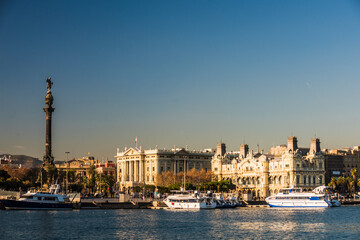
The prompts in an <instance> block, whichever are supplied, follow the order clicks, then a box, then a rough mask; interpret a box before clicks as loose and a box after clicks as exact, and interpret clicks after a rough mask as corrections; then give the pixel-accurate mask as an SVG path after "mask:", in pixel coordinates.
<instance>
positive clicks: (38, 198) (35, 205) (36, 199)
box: [0, 184, 73, 210]
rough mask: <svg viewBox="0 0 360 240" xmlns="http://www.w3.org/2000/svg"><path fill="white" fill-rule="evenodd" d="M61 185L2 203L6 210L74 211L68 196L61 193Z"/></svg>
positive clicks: (28, 193) (5, 200)
mask: <svg viewBox="0 0 360 240" xmlns="http://www.w3.org/2000/svg"><path fill="white" fill-rule="evenodd" d="M59 190H60V185H58V184H55V185H53V186H51V187H50V191H49V192H48V193H47V192H38V191H28V192H27V193H25V194H24V195H22V196H21V198H19V199H18V200H14V199H3V200H0V202H1V203H2V204H3V205H4V207H5V209H8V210H12V209H21V210H25V209H26V210H32V209H34V210H35V209H48V210H49V209H51V210H55V209H72V208H73V204H72V203H71V202H70V200H69V198H68V197H67V196H66V195H62V194H60V193H59Z"/></svg>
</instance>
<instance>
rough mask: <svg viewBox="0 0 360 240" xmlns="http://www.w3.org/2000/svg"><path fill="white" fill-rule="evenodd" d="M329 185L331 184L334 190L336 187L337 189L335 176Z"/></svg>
mask: <svg viewBox="0 0 360 240" xmlns="http://www.w3.org/2000/svg"><path fill="white" fill-rule="evenodd" d="M328 186H329V187H330V188H332V190H335V189H336V178H335V177H332V178H331V180H330V182H329V184H328Z"/></svg>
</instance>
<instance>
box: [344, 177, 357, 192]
mask: <svg viewBox="0 0 360 240" xmlns="http://www.w3.org/2000/svg"><path fill="white" fill-rule="evenodd" d="M346 183H347V186H348V190H349V192H351V191H352V188H353V185H355V184H354V183H355V181H354V179H353V178H352V177H347V178H346Z"/></svg>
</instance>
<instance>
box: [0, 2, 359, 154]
mask: <svg viewBox="0 0 360 240" xmlns="http://www.w3.org/2000/svg"><path fill="white" fill-rule="evenodd" d="M47 77H51V78H52V80H53V82H54V85H53V88H52V90H53V95H54V98H55V101H54V107H55V108H56V110H55V112H54V114H53V144H54V156H55V158H56V160H63V159H64V158H65V152H66V151H69V152H71V153H70V157H82V156H86V155H87V153H88V152H90V153H91V155H94V156H95V157H97V158H99V159H104V160H105V159H106V158H108V159H109V160H113V156H114V155H115V154H116V148H117V147H119V148H121V149H122V148H124V147H125V146H127V147H130V146H133V145H134V139H135V137H136V136H137V137H138V141H139V145H141V146H142V147H143V148H154V147H155V146H156V145H158V146H159V148H170V147H172V146H173V145H176V146H186V145H189V148H190V149H202V148H208V147H215V145H216V143H217V142H218V141H219V140H221V139H222V140H223V141H224V142H225V143H226V144H227V148H228V149H230V150H237V149H238V148H239V145H240V144H241V143H244V142H246V143H248V144H249V145H250V148H253V149H256V144H260V148H262V149H264V150H265V151H267V150H268V149H269V147H271V146H273V145H279V144H282V143H286V138H287V137H288V136H290V135H295V136H297V137H298V140H299V145H300V146H308V145H309V143H310V138H311V137H314V135H315V134H316V136H317V137H319V138H320V139H321V142H322V145H321V147H322V148H337V147H347V146H353V145H360V127H359V123H360V111H359V109H358V108H359V107H358V106H359V102H360V94H359V89H360V2H359V1H340V0H339V1H328V0H326V1H313V0H311V1H310V0H309V1H305V0H301V1H296V0H294V1H280V0H279V1H201V0H198V1H149V0H146V1H63V0H62V1H34V0H32V1H1V2H0V89H1V93H0V153H11V154H27V155H31V156H34V157H39V158H42V156H43V154H44V142H45V140H44V135H45V113H44V112H43V110H42V108H43V107H44V105H45V104H44V97H45V95H46V78H47Z"/></svg>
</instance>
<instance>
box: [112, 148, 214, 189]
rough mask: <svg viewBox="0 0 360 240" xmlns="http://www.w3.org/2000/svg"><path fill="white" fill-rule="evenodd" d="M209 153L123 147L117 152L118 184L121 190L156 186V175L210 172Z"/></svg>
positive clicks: (182, 149) (210, 154)
mask: <svg viewBox="0 0 360 240" xmlns="http://www.w3.org/2000/svg"><path fill="white" fill-rule="evenodd" d="M212 156H213V153H212V152H209V151H189V150H186V149H184V148H174V149H171V150H165V149H164V150H160V149H158V148H155V149H150V150H141V148H140V149H138V148H129V149H127V148H125V150H124V151H122V152H121V151H120V150H119V149H118V150H117V155H116V156H115V157H116V158H117V181H118V183H119V186H120V189H125V188H131V187H135V186H143V185H145V184H146V185H147V184H149V185H155V184H156V182H155V179H156V175H157V174H161V173H162V172H167V171H172V172H174V173H179V172H183V171H184V170H185V172H186V171H188V170H190V169H193V168H195V169H196V170H202V169H205V170H209V171H210V170H211V158H212Z"/></svg>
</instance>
